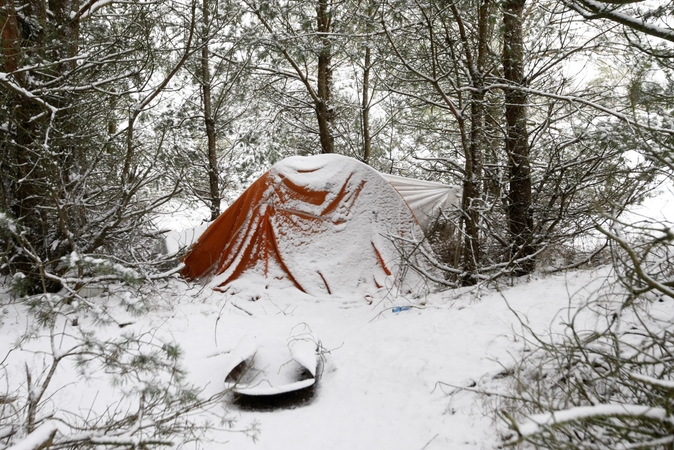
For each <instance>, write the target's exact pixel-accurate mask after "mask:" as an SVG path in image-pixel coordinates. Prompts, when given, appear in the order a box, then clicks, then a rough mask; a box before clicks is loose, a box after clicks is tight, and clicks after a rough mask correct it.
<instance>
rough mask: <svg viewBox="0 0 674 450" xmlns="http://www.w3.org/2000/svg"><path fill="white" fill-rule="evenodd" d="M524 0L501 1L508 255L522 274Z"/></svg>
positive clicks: (526, 216) (527, 183)
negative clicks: (515, 261)
mask: <svg viewBox="0 0 674 450" xmlns="http://www.w3.org/2000/svg"><path fill="white" fill-rule="evenodd" d="M524 4H525V0H505V1H504V3H503V25H504V36H503V73H504V76H505V79H506V80H507V81H508V84H509V85H510V86H512V88H507V89H505V116H506V139H505V150H506V154H507V156H508V170H509V176H510V189H509V192H508V199H507V200H508V211H507V213H508V228H509V231H510V240H511V242H510V258H511V260H520V262H518V263H516V267H515V271H514V272H515V273H516V274H517V275H526V274H528V273H531V272H532V271H533V270H534V265H535V261H534V259H533V258H532V257H531V256H532V255H533V253H534V252H535V249H534V247H533V245H532V230H533V219H532V215H531V169H530V166H529V142H528V141H529V136H528V132H527V109H526V108H527V107H526V105H527V94H526V93H525V92H524V91H522V90H521V89H518V88H519V87H524V86H525V85H526V80H525V79H524V43H523V31H522V28H523V27H522V15H523V11H524Z"/></svg>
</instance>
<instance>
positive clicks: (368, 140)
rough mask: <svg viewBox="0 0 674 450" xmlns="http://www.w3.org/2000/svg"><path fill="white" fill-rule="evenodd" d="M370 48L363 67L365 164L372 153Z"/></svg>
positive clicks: (366, 50) (368, 161)
mask: <svg viewBox="0 0 674 450" xmlns="http://www.w3.org/2000/svg"><path fill="white" fill-rule="evenodd" d="M370 59H371V55H370V46H369V45H367V46H366V47H365V64H364V65H363V105H362V120H363V162H365V164H369V163H370V154H371V153H372V137H371V136H370Z"/></svg>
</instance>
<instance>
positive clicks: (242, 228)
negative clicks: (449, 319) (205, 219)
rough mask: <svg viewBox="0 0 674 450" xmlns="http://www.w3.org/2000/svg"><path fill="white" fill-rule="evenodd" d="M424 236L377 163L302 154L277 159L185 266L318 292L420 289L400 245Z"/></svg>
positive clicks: (190, 273) (195, 272)
mask: <svg viewBox="0 0 674 450" xmlns="http://www.w3.org/2000/svg"><path fill="white" fill-rule="evenodd" d="M392 237H394V238H398V239H392ZM422 239H423V230H422V228H421V226H420V225H419V222H418V221H417V220H416V218H415V216H414V214H413V213H412V211H411V210H410V207H409V206H408V205H407V203H406V202H405V200H403V198H402V197H401V195H400V194H399V193H398V191H396V189H394V188H393V187H392V185H391V184H390V183H389V182H388V181H387V180H386V179H384V178H383V177H382V176H381V174H379V173H378V172H377V171H375V170H374V169H372V168H371V167H369V166H367V165H365V164H363V163H361V162H359V161H357V160H355V159H352V158H348V157H345V156H340V155H317V156H310V157H300V156H295V157H290V158H287V159H285V160H283V161H281V162H279V163H277V164H276V165H274V166H273V167H272V168H271V169H270V170H269V171H268V172H266V173H265V174H264V175H262V176H261V177H260V178H259V179H258V180H257V181H255V182H254V183H253V184H252V185H251V186H250V187H249V188H248V189H247V190H246V191H245V192H244V193H243V194H242V195H241V196H240V197H239V198H238V199H237V200H236V201H235V202H234V203H233V204H232V205H231V206H230V207H229V208H227V210H226V211H225V212H224V213H223V214H222V215H220V217H219V218H218V219H216V220H215V221H214V222H213V223H212V224H211V225H210V226H209V227H208V229H206V231H205V232H204V233H203V234H202V235H201V237H200V238H199V240H198V241H197V242H196V243H195V244H194V245H193V246H192V248H191V249H190V251H189V253H188V254H187V256H186V257H185V258H184V259H183V262H184V264H185V268H184V269H183V272H182V273H183V275H184V276H185V277H187V278H190V279H194V278H199V277H203V276H207V275H209V276H210V275H212V276H214V279H213V281H212V282H213V283H214V284H215V285H217V286H220V288H221V289H226V287H227V285H229V284H230V283H231V282H233V281H234V280H236V279H239V278H240V277H243V276H245V275H253V276H257V277H258V278H259V277H263V278H264V279H265V280H266V281H265V282H266V283H275V282H285V283H287V284H292V285H294V286H295V287H296V288H298V289H300V290H302V291H304V292H306V293H308V294H312V295H319V294H336V293H347V292H366V293H367V292H372V293H373V292H374V291H376V290H378V289H381V288H383V287H389V288H391V287H394V286H396V287H397V288H403V287H404V289H406V290H414V287H415V286H416V285H417V284H418V283H420V282H421V278H420V277H418V276H417V275H416V273H415V272H414V271H413V270H401V268H402V267H403V261H402V256H401V252H400V247H401V246H403V247H405V246H407V247H409V248H410V249H411V248H413V247H414V245H415V244H414V243H415V242H419V241H421V240H422ZM415 264H417V265H421V266H423V265H424V264H423V261H416V262H415Z"/></svg>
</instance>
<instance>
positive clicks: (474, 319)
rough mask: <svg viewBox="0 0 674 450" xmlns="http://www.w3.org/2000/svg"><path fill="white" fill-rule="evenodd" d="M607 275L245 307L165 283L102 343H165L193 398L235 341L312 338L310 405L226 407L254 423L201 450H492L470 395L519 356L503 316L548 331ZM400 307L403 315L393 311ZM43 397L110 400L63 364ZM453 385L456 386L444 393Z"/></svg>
mask: <svg viewBox="0 0 674 450" xmlns="http://www.w3.org/2000/svg"><path fill="white" fill-rule="evenodd" d="M607 274H608V270H607V269H597V270H591V271H577V272H572V273H567V274H558V275H551V276H538V277H534V278H533V279H531V280H529V281H528V282H523V281H521V282H519V283H518V284H516V285H514V286H510V287H508V286H505V287H503V288H501V289H498V290H497V289H495V288H490V289H487V288H482V289H480V290H469V291H465V292H457V291H445V292H440V293H436V294H432V295H430V296H428V297H427V298H425V299H423V300H422V301H421V302H419V301H418V300H416V301H415V303H413V304H412V303H409V302H407V300H405V299H403V298H398V299H391V298H383V299H376V298H375V299H374V300H373V301H372V303H371V304H370V303H369V302H368V300H367V299H365V298H351V297H334V296H333V297H324V298H316V297H309V296H307V295H305V294H302V293H300V292H299V291H297V290H295V289H292V288H290V289H278V290H268V291H267V290H263V291H261V295H260V298H259V299H256V300H254V299H253V298H252V297H250V296H248V295H244V294H240V295H235V296H231V295H228V294H223V293H219V292H216V291H212V290H211V289H210V288H204V287H203V286H198V285H195V284H191V283H186V282H184V281H181V280H178V279H176V280H173V281H171V283H170V284H168V285H167V286H166V288H165V290H164V291H163V292H161V293H160V294H161V295H160V296H159V297H158V298H157V299H155V301H154V302H155V304H156V305H157V306H156V307H155V309H154V310H153V312H152V313H151V314H146V315H143V316H141V317H133V318H131V317H121V318H120V319H121V320H125V321H126V320H130V321H133V322H134V323H133V324H132V325H129V326H126V327H124V328H123V329H118V328H117V327H109V329H107V330H106V332H107V333H110V334H114V333H119V334H121V333H132V332H134V333H138V334H140V333H142V332H152V333H153V335H154V336H155V337H156V338H160V339H165V340H173V341H175V342H177V343H178V344H179V345H180V346H181V347H182V349H183V350H184V355H185V366H186V367H187V368H188V369H189V379H190V381H191V382H193V383H195V384H197V385H199V386H203V387H205V392H204V394H206V395H208V394H213V393H215V392H217V391H219V390H221V389H222V387H223V386H224V378H225V376H226V375H227V374H226V370H225V369H224V367H225V365H226V364H225V362H226V358H228V355H229V354H228V353H227V352H228V351H229V350H231V349H233V348H234V347H235V346H236V345H237V344H238V343H239V341H240V340H241V338H242V337H243V336H244V335H247V336H249V337H250V336H252V337H254V338H256V339H257V340H258V342H263V343H274V342H277V343H279V344H278V346H279V348H283V346H284V345H285V342H286V338H287V337H288V336H289V335H290V334H291V333H293V332H294V331H296V330H297V328H298V327H301V328H302V329H308V330H309V329H310V330H311V332H312V333H313V335H315V336H317V337H318V338H320V340H321V343H322V347H323V349H324V350H325V353H324V357H325V364H324V367H323V374H322V377H321V379H320V381H319V383H318V386H317V388H316V390H315V393H314V396H313V398H312V399H311V400H310V401H309V402H307V403H305V404H303V405H301V406H298V407H295V408H291V409H278V410H272V411H251V410H245V409H242V408H240V407H238V406H237V405H232V404H227V405H225V406H226V408H227V409H228V411H229V412H228V413H227V414H228V415H229V417H230V418H233V419H235V420H236V423H235V425H234V428H235V429H241V428H247V427H249V426H250V425H251V424H253V423H255V424H257V426H258V427H259V433H258V434H257V436H256V437H257V438H256V439H255V440H253V439H251V438H250V437H248V436H246V435H245V434H243V433H236V432H215V433H214V434H213V435H212V437H213V438H214V440H215V442H213V443H211V444H208V445H207V446H206V448H210V449H219V448H223V449H224V448H234V449H242V450H245V449H256V450H257V449H259V450H262V449H289V448H292V449H294V450H303V449H307V450H309V449H311V450H315V449H326V450H327V449H340V450H342V449H368V450H369V449H379V448H382V449H383V448H385V449H389V450H397V449H400V450H403V449H404V450H408V449H412V450H415V449H418V450H421V449H427V450H430V449H457V450H458V449H493V448H497V447H498V446H500V445H501V444H502V441H501V438H500V435H499V430H502V426H501V425H499V424H496V423H495V422H494V420H493V415H492V414H491V413H492V412H493V410H494V408H496V407H498V404H499V400H498V396H491V397H485V396H484V395H478V394H476V393H474V392H472V391H471V390H470V389H471V387H473V386H476V387H477V388H479V389H481V390H487V391H492V392H498V391H501V392H502V391H503V389H504V388H505V385H506V384H505V383H504V382H503V379H502V378H503V375H502V373H503V372H504V369H505V368H508V367H509V366H511V365H512V364H513V362H514V360H515V359H517V358H518V356H519V355H520V354H521V352H522V351H523V350H524V346H525V343H524V341H523V340H522V339H521V337H520V334H521V333H522V327H521V324H520V323H519V322H518V319H517V317H516V315H515V314H514V313H513V312H512V311H517V312H518V314H519V315H520V317H521V318H524V319H525V320H526V321H527V324H528V325H529V326H531V327H532V328H533V329H534V331H538V332H544V331H546V330H554V329H558V327H559V326H560V324H561V323H562V322H563V321H565V320H567V318H568V309H567V307H568V306H569V305H570V304H576V303H577V302H580V301H582V300H583V299H585V298H587V297H588V296H589V295H591V293H592V292H594V291H595V290H596V289H597V288H598V287H599V285H600V284H601V283H602V282H603V281H604V280H605V277H606V276H607ZM570 298H571V300H570ZM93 301H95V299H93ZM400 305H413V307H412V308H411V309H408V310H402V311H399V312H394V309H393V307H394V306H400ZM511 309H512V311H511ZM2 322H3V323H2V327H1V328H0V330H2V332H0V350H2V356H1V357H3V358H4V355H5V353H6V351H7V350H8V349H9V348H10V347H11V346H12V343H13V342H15V340H16V337H17V336H18V335H19V334H20V333H22V332H23V331H24V330H25V325H26V323H25V314H24V311H23V310H22V309H21V308H20V307H8V308H5V312H4V315H3V316H2ZM18 356H19V355H17V354H16V353H14V354H13V355H12V358H14V359H13V360H12V362H11V364H10V365H9V366H8V371H9V373H14V375H11V376H10V377H9V379H8V380H9V384H12V383H13V382H20V380H21V379H22V378H21V376H22V370H23V369H22V365H21V364H19V359H17V358H18ZM26 357H30V358H35V356H32V355H28V354H27V355H26ZM17 380H18V381H17ZM53 386H54V387H57V386H59V387H61V389H60V390H58V392H56V393H55V394H54V393H53V394H54V395H53V396H52V397H51V399H52V400H50V401H51V405H52V406H54V407H55V408H57V409H58V408H66V409H67V408H73V409H78V410H80V411H82V410H85V409H86V407H87V406H88V405H91V404H92V403H94V402H97V403H98V404H103V403H104V402H105V401H106V398H109V397H112V395H113V394H111V393H112V392H113V388H112V387H108V386H107V385H105V384H104V383H102V381H101V380H98V379H97V378H96V377H93V378H92V379H91V380H89V381H80V380H75V379H74V376H73V372H72V371H71V370H69V369H68V368H67V367H66V368H64V369H63V370H61V371H59V372H58V373H57V380H56V383H54V384H53ZM452 386H457V387H466V388H468V389H466V390H461V391H457V392H454V393H453V394H452V395H450V394H451V393H452V392H453V391H455V388H453V387H452Z"/></svg>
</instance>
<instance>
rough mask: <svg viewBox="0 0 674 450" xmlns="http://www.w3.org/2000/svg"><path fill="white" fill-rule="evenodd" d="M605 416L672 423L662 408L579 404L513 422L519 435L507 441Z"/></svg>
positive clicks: (673, 423)
mask: <svg viewBox="0 0 674 450" xmlns="http://www.w3.org/2000/svg"><path fill="white" fill-rule="evenodd" d="M605 417H610V418H634V419H648V420H653V421H657V422H663V423H668V424H671V425H674V417H672V416H671V415H670V414H669V413H668V412H667V410H666V409H664V408H658V407H653V406H646V405H629V404H613V405H595V406H579V407H576V408H571V409H566V410H561V411H554V412H549V413H543V414H535V415H533V416H529V417H528V421H526V422H524V423H516V424H514V425H515V426H514V428H515V430H516V431H517V433H518V435H519V436H517V437H514V438H513V439H512V440H511V441H509V442H508V443H509V444H514V443H517V442H520V441H521V440H522V439H525V438H527V437H531V436H534V435H536V434H539V433H541V432H543V431H545V430H547V429H549V428H550V427H554V426H559V425H564V424H567V423H570V422H577V421H581V420H588V419H596V418H605Z"/></svg>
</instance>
